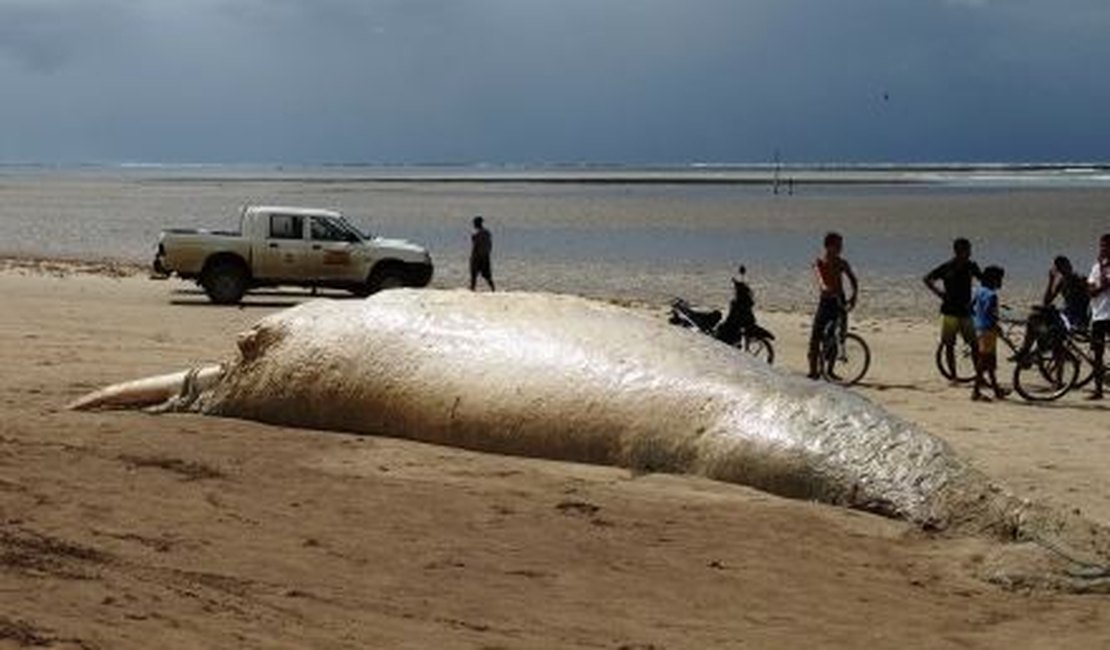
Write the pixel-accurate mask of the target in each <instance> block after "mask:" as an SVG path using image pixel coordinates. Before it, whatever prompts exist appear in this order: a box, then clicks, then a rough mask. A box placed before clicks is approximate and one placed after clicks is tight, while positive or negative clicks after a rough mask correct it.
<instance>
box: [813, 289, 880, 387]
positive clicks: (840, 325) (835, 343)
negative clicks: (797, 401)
mask: <svg viewBox="0 0 1110 650" xmlns="http://www.w3.org/2000/svg"><path fill="white" fill-rule="evenodd" d="M849 311H851V310H850V309H849V308H848V307H847V306H845V305H841V307H840V312H839V315H838V317H837V318H836V319H834V320H832V321H830V322H829V323H828V324H827V325H826V326H825V331H824V333H823V335H822V337H821V339H820V341H819V342H818V346H819V347H818V352H817V354H818V356H817V358H818V360H819V365H820V372H821V377H822V378H823V379H824V380H825V381H829V382H832V383H834V384H840V385H841V386H853V385H855V384H858V383H859V381H860V380H861V379H863V376H864V375H866V374H867V370H868V369H869V368H870V367H871V348H870V347H869V346H868V345H867V341H864V340H863V337H862V336H860V335H859V334H856V333H854V332H849V331H848V312H849Z"/></svg>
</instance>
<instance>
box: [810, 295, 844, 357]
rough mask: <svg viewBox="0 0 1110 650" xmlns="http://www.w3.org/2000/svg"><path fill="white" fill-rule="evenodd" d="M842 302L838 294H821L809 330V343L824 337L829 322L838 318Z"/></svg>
mask: <svg viewBox="0 0 1110 650" xmlns="http://www.w3.org/2000/svg"><path fill="white" fill-rule="evenodd" d="M842 303H843V300H842V299H841V298H840V296H821V302H819V303H817V313H816V314H814V315H813V329H811V330H810V332H809V342H810V344H811V345H814V344H816V343H817V342H818V341H820V340H821V339H822V338H824V336H825V329H826V328H828V326H829V323H831V322H833V321H835V320H837V319H838V318H840V312H841V310H842V309H843V308H842V307H841V304H842Z"/></svg>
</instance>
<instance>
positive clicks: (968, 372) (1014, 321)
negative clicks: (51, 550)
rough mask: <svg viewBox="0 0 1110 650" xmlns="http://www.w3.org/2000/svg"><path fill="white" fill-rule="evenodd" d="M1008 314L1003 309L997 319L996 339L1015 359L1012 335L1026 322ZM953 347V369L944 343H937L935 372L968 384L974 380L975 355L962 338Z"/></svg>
mask: <svg viewBox="0 0 1110 650" xmlns="http://www.w3.org/2000/svg"><path fill="white" fill-rule="evenodd" d="M1009 313H1010V309H1009V308H1008V307H1003V315H1002V317H1001V318H1000V319H999V326H1000V331H999V336H998V339H999V340H1000V341H1002V343H1003V344H1005V345H1006V347H1008V348H1009V349H1010V352H1011V356H1012V357H1014V358H1016V356H1017V354H1018V346H1017V344H1015V343H1014V339H1015V336H1014V335H1015V333H1016V331H1017V330H1018V329H1021V328H1024V327H1025V326H1026V323H1027V321H1026V320H1025V319H1022V318H1014V317H1013V316H1010V315H1008V314H1009ZM955 345H956V346H957V347H956V349H955V350H954V354H953V355H952V360H953V362H954V363H955V367H954V368H953V367H950V366H949V365H948V355H947V354H945V349H944V341H938V342H937V349H936V353H935V354H934V355H933V356H934V359H933V361H934V363H936V366H937V371H939V372H940V376H941V377H944V378H945V379H947V380H948V381H952V382H956V383H958V384H967V383H970V382H972V381H974V380H975V353H974V351H973V350H972V348H971V345H969V344H968V342H967V341H966V340H964V339H963V338H960V339H959V340H958V341H957V342H956V343H955Z"/></svg>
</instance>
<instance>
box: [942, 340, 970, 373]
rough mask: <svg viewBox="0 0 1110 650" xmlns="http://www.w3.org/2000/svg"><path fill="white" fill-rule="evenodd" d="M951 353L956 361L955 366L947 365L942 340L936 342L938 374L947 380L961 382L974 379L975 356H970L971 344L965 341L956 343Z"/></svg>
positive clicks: (946, 356)
mask: <svg viewBox="0 0 1110 650" xmlns="http://www.w3.org/2000/svg"><path fill="white" fill-rule="evenodd" d="M953 353H954V354H953V356H954V360H955V362H956V367H955V368H952V367H950V366H949V365H948V355H946V354H945V353H944V342H943V341H942V342H940V343H937V352H936V359H935V360H936V364H937V370H939V371H940V375H941V376H942V377H944V378H945V379H947V380H948V381H956V382H959V383H961V384H964V383H967V382H969V381H971V380H973V379H975V358H974V357H973V356H972V352H971V346H970V345H968V344H967V343H966V342H959V343H956V349H955V350H953Z"/></svg>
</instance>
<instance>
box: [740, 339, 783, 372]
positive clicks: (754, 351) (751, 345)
mask: <svg viewBox="0 0 1110 650" xmlns="http://www.w3.org/2000/svg"><path fill="white" fill-rule="evenodd" d="M736 347H737V348H739V349H741V350H743V351H744V352H747V353H748V354H750V355H752V356H753V357H755V358H757V359H759V360H761V361H764V362H765V363H767V365H771V364H772V363H774V362H775V346H773V345H771V341H770V340H769V339H762V338H748V337H744V338H742V339H740V340H739V341H737V342H736Z"/></svg>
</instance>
